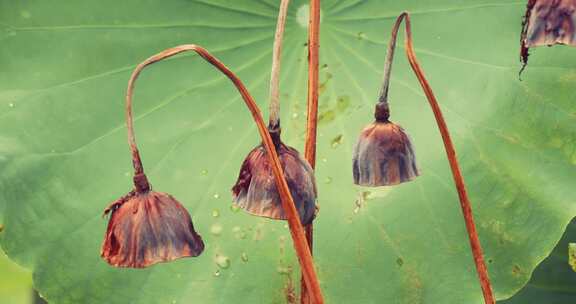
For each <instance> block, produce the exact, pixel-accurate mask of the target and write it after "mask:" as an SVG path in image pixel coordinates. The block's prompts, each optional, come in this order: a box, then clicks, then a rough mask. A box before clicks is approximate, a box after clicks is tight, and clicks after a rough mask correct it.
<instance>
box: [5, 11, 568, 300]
mask: <svg viewBox="0 0 576 304" xmlns="http://www.w3.org/2000/svg"><path fill="white" fill-rule="evenodd" d="M277 5H278V3H277V1H272V0H260V1H238V0H235V1H232V0H187V1H185V0H165V1H110V0H102V1H87V0H82V1H49V2H48V1H40V0H36V1H26V2H20V1H7V0H0V43H1V45H2V47H0V67H1V68H0V172H1V173H0V187H1V191H0V221H1V222H0V223H1V224H3V225H4V226H5V229H4V231H3V232H1V233H0V242H1V245H2V248H3V249H4V250H5V251H6V252H7V254H8V255H9V256H10V257H11V258H12V259H14V260H15V261H17V262H18V263H19V264H21V265H24V266H26V267H29V268H31V269H32V270H33V273H34V274H33V276H34V284H35V287H36V288H37V289H38V290H39V291H40V293H41V294H42V295H43V296H44V297H46V298H47V299H48V301H49V302H50V303H139V304H140V303H144V304H146V303H284V302H285V301H286V300H285V298H286V296H285V294H286V293H288V292H290V291H291V289H292V287H293V286H299V283H298V282H297V280H298V278H299V275H298V273H297V270H296V269H297V263H296V259H295V257H294V253H293V250H292V249H291V240H290V236H289V232H288V229H287V227H286V225H285V223H283V222H280V221H271V220H266V219H259V218H255V217H252V216H249V215H247V214H245V213H243V212H242V211H235V210H232V209H230V205H231V195H230V187H231V186H232V185H233V183H234V182H235V179H236V177H237V174H238V170H239V167H240V164H241V162H242V160H243V158H244V157H245V156H246V155H247V153H248V152H249V150H250V149H251V148H252V147H253V146H255V145H256V144H258V142H259V139H258V135H257V132H256V129H255V128H254V126H253V123H252V122H251V119H250V115H249V114H248V111H247V110H246V109H245V106H244V105H243V103H242V101H241V99H240V98H239V96H238V94H237V92H236V91H235V89H234V87H233V86H232V85H231V84H230V83H229V81H228V80H227V79H225V78H224V77H222V76H221V75H220V74H219V73H217V72H216V71H215V70H214V69H213V68H212V67H210V66H209V65H207V64H206V63H204V62H203V61H202V60H200V59H199V58H198V56H196V55H194V54H185V55H180V56H177V57H175V58H174V59H171V60H168V61H166V62H164V63H161V64H157V65H154V66H153V67H151V68H149V69H147V70H146V71H145V72H144V74H143V75H142V76H141V78H140V80H139V82H138V85H137V88H136V92H135V109H134V110H135V116H136V117H135V118H136V121H135V123H136V131H137V136H138V139H139V144H140V150H141V152H142V156H143V161H144V166H145V168H146V170H147V173H148V175H149V178H150V180H151V183H152V185H153V187H154V189H156V190H158V191H163V192H168V193H171V194H173V195H174V196H175V197H176V198H178V199H179V200H180V201H181V202H182V203H183V204H184V205H185V207H186V208H187V209H188V210H189V211H190V212H191V214H192V215H193V221H194V224H195V227H196V228H197V230H198V231H199V232H200V233H201V234H202V235H203V237H204V240H205V241H206V243H207V248H206V251H205V252H204V254H203V255H202V256H200V257H198V258H194V259H182V260H178V261H176V262H173V263H168V264H161V265H157V266H154V267H151V268H149V269H145V270H129V269H115V268H112V267H110V266H108V265H107V264H106V263H105V262H104V261H103V260H102V259H100V257H99V251H100V244H101V242H102V239H103V235H104V231H105V228H106V223H107V221H106V219H103V218H102V217H101V214H102V211H103V209H104V208H105V207H106V206H107V205H108V203H109V202H111V201H113V200H115V199H117V198H119V197H120V196H122V195H124V194H125V193H126V192H128V191H129V190H130V189H131V187H132V185H131V165H130V164H131V162H130V157H129V152H128V146H127V143H126V129H125V127H124V116H123V115H124V114H123V109H124V105H123V102H124V99H123V97H124V93H125V89H126V84H127V80H128V77H129V75H130V72H131V70H132V69H133V68H134V67H135V65H136V64H138V63H139V62H140V61H142V60H144V59H145V58H147V57H148V56H150V55H152V54H154V53H156V52H159V51H160V50H162V49H165V48H168V47H172V46H175V45H178V44H184V43H196V44H200V45H203V46H205V47H206V48H207V49H208V50H210V51H212V52H213V53H214V54H215V55H216V56H218V57H219V58H220V59H221V60H222V61H223V62H225V63H226V64H227V65H228V66H229V67H230V68H231V69H232V70H233V71H235V72H237V73H238V75H239V76H240V77H241V78H242V79H243V81H244V82H245V83H246V85H247V86H248V88H249V89H250V91H251V92H252V94H253V95H254V96H255V98H256V99H257V101H258V102H259V104H260V106H261V107H262V109H263V112H264V113H265V114H266V112H267V106H266V98H267V83H268V79H269V67H270V62H271V46H272V37H273V34H274V27H275V16H276V13H277ZM524 7H525V1H510V0H506V1H494V0H491V1H488V0H479V1H461V0H438V1H417V0H407V1H381V0H371V1H357V0H341V1H330V0H325V1H322V10H323V11H322V30H321V66H322V68H321V71H320V75H321V82H322V86H321V96H320V126H319V127H320V128H319V137H318V164H317V173H316V174H317V182H318V187H319V204H320V214H319V217H318V219H317V221H316V225H315V231H316V239H315V257H316V262H317V265H318V273H319V278H320V281H321V285H322V288H323V290H324V292H325V297H326V302H327V303H401V304H404V303H433V304H436V303H482V296H481V292H480V288H479V284H478V282H477V277H476V272H475V270H474V264H473V262H472V256H471V253H470V251H469V246H468V240H467V237H466V234H465V228H464V223H463V220H462V216H461V212H460V207H459V203H458V199H457V195H456V192H455V189H454V186H453V182H452V177H451V174H450V171H449V167H448V164H447V161H446V156H445V152H444V150H443V147H442V144H441V139H440V134H439V132H438V131H437V129H436V127H435V122H434V118H433V116H432V113H431V111H430V109H429V107H428V105H427V102H426V100H425V98H424V96H423V94H422V91H421V89H420V87H419V85H418V82H417V80H416V78H415V77H414V75H413V74H412V72H411V70H410V68H409V65H408V63H407V61H406V59H405V58H404V56H403V55H402V52H401V51H402V50H400V51H399V52H398V56H397V59H396V62H395V66H394V70H393V78H392V83H391V91H390V100H391V107H392V119H393V120H394V121H395V122H397V123H399V124H401V125H402V126H403V127H404V128H405V129H406V131H407V132H408V133H409V134H410V135H411V136H412V138H413V141H414V146H415V149H416V153H417V158H418V161H419V164H420V167H421V171H422V176H421V177H419V178H417V179H416V180H415V181H414V182H411V183H407V184H403V185H400V186H396V187H391V188H381V189H364V188H358V187H355V186H353V185H352V173H351V150H352V146H353V144H354V142H355V140H356V136H357V134H358V133H359V132H360V130H361V129H362V128H363V126H364V125H366V124H368V123H369V122H371V121H372V119H373V114H372V111H373V104H374V102H375V101H376V95H377V92H378V88H379V85H380V81H381V76H382V75H381V69H382V66H383V61H384V55H385V54H384V53H385V48H386V42H387V39H388V37H389V35H390V34H389V32H390V28H391V25H392V23H393V20H394V17H395V16H396V15H398V14H399V13H400V11H401V10H404V9H406V10H409V11H411V12H412V13H413V32H414V39H415V41H414V43H415V47H416V52H417V55H418V57H419V60H420V61H421V64H422V65H423V68H424V69H425V71H426V75H427V77H428V78H429V80H430V82H431V85H432V86H433V88H434V90H435V92H436V95H437V97H438V100H439V102H440V103H441V107H442V109H443V111H444V112H445V117H446V120H447V122H448V125H449V127H450V129H451V131H452V136H453V140H454V142H455V145H456V148H457V150H458V157H459V159H460V161H461V165H462V167H463V172H464V176H465V179H466V182H467V184H468V186H469V194H470V198H471V201H472V203H473V209H474V213H475V215H476V221H477V225H478V230H479V233H480V239H481V241H482V245H483V247H484V249H485V255H486V260H487V263H488V268H489V271H490V276H491V278H492V281H493V284H494V289H495V292H496V296H497V297H498V298H499V299H505V298H508V297H510V296H512V295H513V294H514V293H515V292H517V291H518V290H520V289H521V288H522V286H523V285H524V284H526V282H527V281H528V280H529V278H530V275H531V273H532V271H533V270H534V268H535V267H536V266H537V265H538V264H539V263H540V262H541V261H542V260H543V259H544V258H545V257H546V256H548V255H549V254H550V252H551V251H552V249H553V248H554V246H555V244H556V243H557V242H558V240H559V239H560V237H561V236H562V233H563V231H564V229H565V227H566V225H567V224H568V222H569V221H570V219H571V218H573V217H574V216H575V215H576V204H575V202H576V194H575V192H574V191H573V188H574V180H575V179H576V170H574V169H575V166H576V135H575V134H576V123H575V122H576V103H574V100H575V99H576V91H574V89H573V87H574V82H575V81H576V50H574V49H573V48H569V47H560V46H558V47H553V48H542V49H536V50H534V51H533V55H532V56H531V58H530V64H529V66H528V68H527V70H526V71H525V73H524V75H523V78H524V80H523V81H519V80H518V75H517V73H518V70H519V62H518V53H519V42H518V40H519V37H520V28H521V26H520V24H521V18H522V16H523V14H524ZM306 16H307V6H306V1H300V0H294V1H293V2H292V3H291V7H290V16H289V20H288V24H287V29H286V37H285V48H284V54H283V70H282V82H281V90H282V92H281V96H282V98H281V103H282V106H281V107H282V109H281V110H282V124H283V133H282V134H283V138H284V140H285V142H287V143H288V144H290V145H292V146H295V147H296V148H298V149H300V150H302V147H303V136H304V128H305V113H306V111H305V108H306V107H305V99H306V70H307V64H306V59H307V49H306V46H305V43H306V41H307V29H306V24H307V17H306ZM399 45H400V47H401V46H402V44H401V43H400V44H399ZM366 191H368V193H366ZM222 257H227V258H228V259H229V263H221V261H222ZM223 264H224V265H223ZM228 264H229V265H228ZM223 266H225V267H223ZM290 282H293V283H292V285H290Z"/></svg>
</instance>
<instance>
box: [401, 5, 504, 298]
mask: <svg viewBox="0 0 576 304" xmlns="http://www.w3.org/2000/svg"><path fill="white" fill-rule="evenodd" d="M402 19H405V20H406V41H405V45H406V55H407V56H408V61H409V62H410V66H411V67H412V70H414V73H415V74H416V77H418V81H419V82H420V85H421V86H422V89H423V90H424V93H425V95H426V98H427V99H428V102H429V104H430V106H431V107H432V112H434V118H435V119H436V123H437V124H438V129H439V130H440V134H441V135H442V141H443V142H444V148H445V149H446V154H447V156H448V162H449V163H450V169H451V170H452V176H453V177H454V183H455V184H456V190H457V191H458V198H459V199H460V207H461V208H462V213H463V214H464V222H465V223H466V230H467V231H468V238H469V240H470V247H471V248H472V254H473V256H474V263H475V264H476V271H477V272H478V277H479V279H480V286H481V287H482V294H483V295H484V303H486V304H494V303H495V301H494V295H493V292H492V286H491V285H490V278H489V277H488V270H487V269H486V264H485V263H484V256H483V254H482V246H481V245H480V240H479V239H478V233H477V232H476V225H475V224H474V217H473V215H472V208H471V207H470V200H469V199H468V194H467V192H466V185H465V184H464V178H463V177H462V173H461V171H460V166H459V165H458V160H457V158H456V151H455V149H454V144H452V139H450V133H449V132H448V126H447V125H446V121H445V120H444V117H443V115H442V111H441V110H440V106H439V105H438V101H437V100H436V97H435V96H434V93H433V92H432V88H431V87H430V85H429V84H428V81H427V80H426V78H425V77H424V72H423V70H422V68H421V67H420V65H419V64H418V60H417V59H416V54H415V52H414V47H413V45H412V29H411V25H410V15H409V13H408V12H403V13H402V14H401V15H400V16H398V19H396V24H395V25H394V29H393V33H394V32H397V31H398V28H399V27H400V24H401V22H402ZM392 37H393V38H394V37H396V35H394V34H393V35H392Z"/></svg>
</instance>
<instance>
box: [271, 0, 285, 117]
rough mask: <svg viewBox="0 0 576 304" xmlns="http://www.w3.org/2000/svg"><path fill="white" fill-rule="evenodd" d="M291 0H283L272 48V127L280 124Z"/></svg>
mask: <svg viewBox="0 0 576 304" xmlns="http://www.w3.org/2000/svg"><path fill="white" fill-rule="evenodd" d="M288 3H290V0H282V1H281V2H280V9H279V10H278V22H277V23H276V33H275V34H274V46H273V50H272V71H271V73H270V118H269V122H268V125H269V126H270V127H271V128H277V127H279V126H280V89H279V83H280V59H281V58H282V38H283V36H284V28H285V25H286V15H287V14H288Z"/></svg>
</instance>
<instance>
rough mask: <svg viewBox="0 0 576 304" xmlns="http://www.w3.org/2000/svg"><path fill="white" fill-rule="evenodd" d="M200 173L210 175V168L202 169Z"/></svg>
mask: <svg viewBox="0 0 576 304" xmlns="http://www.w3.org/2000/svg"><path fill="white" fill-rule="evenodd" d="M200 174H202V175H208V170H206V169H202V171H200Z"/></svg>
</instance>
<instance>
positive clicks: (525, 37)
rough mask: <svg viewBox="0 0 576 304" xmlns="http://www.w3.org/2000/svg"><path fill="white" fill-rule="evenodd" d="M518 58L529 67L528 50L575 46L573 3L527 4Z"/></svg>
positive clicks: (542, 0)
mask: <svg viewBox="0 0 576 304" xmlns="http://www.w3.org/2000/svg"><path fill="white" fill-rule="evenodd" d="M521 44H522V45H521V51H520V56H521V60H522V63H523V64H524V66H525V65H526V64H527V63H528V56H529V54H528V49H529V48H531V47H535V46H543V45H547V46H552V45H555V44H565V45H572V46H576V0H529V1H528V5H527V7H526V14H525V16H524V22H523V24H522V37H521Z"/></svg>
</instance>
